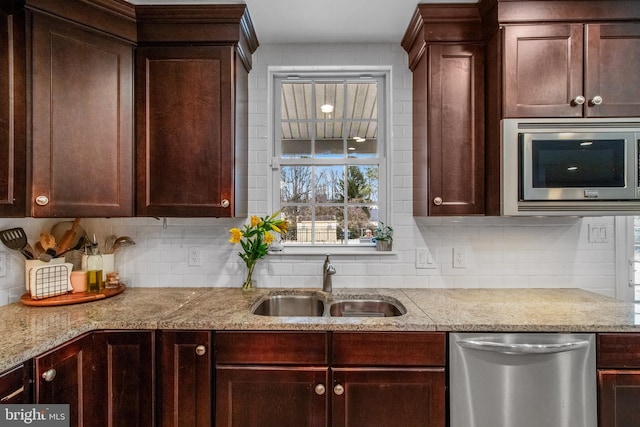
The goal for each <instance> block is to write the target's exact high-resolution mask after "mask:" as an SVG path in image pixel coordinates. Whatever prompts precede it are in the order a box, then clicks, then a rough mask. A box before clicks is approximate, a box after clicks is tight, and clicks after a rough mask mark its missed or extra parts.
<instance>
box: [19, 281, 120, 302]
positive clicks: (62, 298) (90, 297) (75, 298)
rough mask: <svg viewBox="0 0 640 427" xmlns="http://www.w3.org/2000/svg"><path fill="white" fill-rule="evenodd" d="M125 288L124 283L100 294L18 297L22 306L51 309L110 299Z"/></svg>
mask: <svg viewBox="0 0 640 427" xmlns="http://www.w3.org/2000/svg"><path fill="white" fill-rule="evenodd" d="M125 288H126V286H125V285H124V283H120V284H119V285H118V287H117V288H105V289H103V290H102V291H101V292H98V293H94V292H76V293H72V294H71V293H69V294H64V295H58V296H56V297H51V298H44V299H33V298H31V294H29V293H26V294H24V295H22V296H21V297H20V302H21V303H22V304H24V305H30V306H34V307H52V306H56V305H70V304H79V303H82V302H90V301H96V300H101V299H105V298H110V297H113V296H116V295H118V294H121V293H123V292H124V290H125Z"/></svg>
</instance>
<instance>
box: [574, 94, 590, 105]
mask: <svg viewBox="0 0 640 427" xmlns="http://www.w3.org/2000/svg"><path fill="white" fill-rule="evenodd" d="M586 101H587V100H586V98H585V97H584V96H582V95H578V96H576V97H575V98H574V99H573V103H574V104H576V105H582V104H584V103H585V102H586Z"/></svg>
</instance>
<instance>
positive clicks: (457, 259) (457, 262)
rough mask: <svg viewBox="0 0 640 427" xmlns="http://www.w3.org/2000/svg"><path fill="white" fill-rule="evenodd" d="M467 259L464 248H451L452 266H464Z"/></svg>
mask: <svg viewBox="0 0 640 427" xmlns="http://www.w3.org/2000/svg"><path fill="white" fill-rule="evenodd" d="M466 266H467V260H466V256H465V253H464V248H460V247H458V248H453V268H466Z"/></svg>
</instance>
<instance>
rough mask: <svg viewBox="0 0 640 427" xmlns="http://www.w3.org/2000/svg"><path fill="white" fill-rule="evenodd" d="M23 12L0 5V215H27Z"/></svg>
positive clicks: (7, 4)
mask: <svg viewBox="0 0 640 427" xmlns="http://www.w3.org/2000/svg"><path fill="white" fill-rule="evenodd" d="M24 28H25V22H24V11H23V10H22V7H21V6H20V5H18V4H17V2H14V1H5V2H2V4H0V216H3V217H8V216H19V217H24V216H25V215H26V178H27V171H26V165H27V157H26V126H27V116H26V91H27V88H26V80H25V79H26V49H25V39H24Z"/></svg>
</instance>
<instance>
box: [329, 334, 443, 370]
mask: <svg viewBox="0 0 640 427" xmlns="http://www.w3.org/2000/svg"><path fill="white" fill-rule="evenodd" d="M332 355H333V364H335V365H378V366H380V365H385V366H445V361H446V335H445V333H439V332H429V333H424V332H380V333H378V332H376V333H372V332H335V333H334V334H333V353H332Z"/></svg>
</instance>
